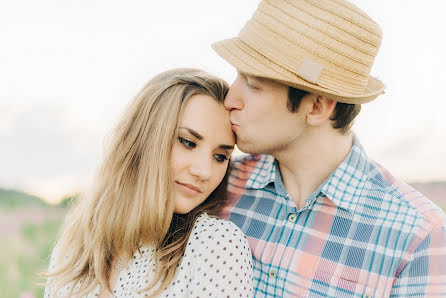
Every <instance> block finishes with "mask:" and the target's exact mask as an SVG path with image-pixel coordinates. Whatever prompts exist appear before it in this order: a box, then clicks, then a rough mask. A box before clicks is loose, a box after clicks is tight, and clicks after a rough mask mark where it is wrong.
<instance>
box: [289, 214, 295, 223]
mask: <svg viewBox="0 0 446 298" xmlns="http://www.w3.org/2000/svg"><path fill="white" fill-rule="evenodd" d="M296 219H297V215H296V214H295V213H292V214H290V215H289V216H288V221H289V222H292V223H294V222H296Z"/></svg>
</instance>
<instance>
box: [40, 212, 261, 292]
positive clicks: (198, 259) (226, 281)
mask: <svg viewBox="0 0 446 298" xmlns="http://www.w3.org/2000/svg"><path fill="white" fill-rule="evenodd" d="M54 254H55V253H54V252H53V255H54ZM52 259H53V258H52ZM251 261H252V256H251V251H250V248H249V245H248V242H247V241H246V238H245V236H244V234H243V232H241V231H240V229H239V228H238V227H237V226H236V225H235V224H233V223H232V222H229V221H226V220H220V219H216V218H211V217H209V216H208V215H207V214H206V213H204V214H202V215H201V216H200V217H199V218H198V219H197V221H196V222H195V225H194V227H193V229H192V232H191V235H190V237H189V241H188V244H187V247H186V251H185V253H184V256H183V258H182V259H181V261H180V264H179V266H178V268H177V271H176V273H175V277H174V279H173V281H172V283H171V284H170V285H169V286H168V287H167V288H166V289H165V290H164V291H163V293H162V294H161V295H160V296H159V297H252V295H253V291H252V264H251ZM51 266H53V265H51V264H50V268H51ZM154 271H155V261H154V249H153V248H150V247H142V248H141V254H139V253H138V252H136V253H135V255H134V256H133V258H132V260H130V261H129V264H128V267H127V268H126V269H124V270H122V271H121V272H120V274H119V277H118V280H117V282H116V285H115V287H114V290H113V294H114V295H113V296H114V297H141V296H145V295H150V292H146V293H142V294H137V293H136V292H137V291H138V290H141V289H143V288H145V287H146V286H148V284H149V283H150V281H151V280H152V278H153V276H154ZM68 287H69V286H67V287H65V288H64V289H62V290H61V291H60V292H59V293H58V294H59V295H58V296H64V295H67V293H68V292H67V291H69V289H68ZM99 292H100V287H99V286H98V287H97V288H96V289H95V291H94V292H92V293H91V294H90V295H89V296H88V297H97V296H98V295H99ZM52 295H53V290H52V288H51V286H49V287H46V288H45V296H44V297H45V298H47V297H52Z"/></svg>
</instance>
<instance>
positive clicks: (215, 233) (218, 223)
mask: <svg viewBox="0 0 446 298" xmlns="http://www.w3.org/2000/svg"><path fill="white" fill-rule="evenodd" d="M203 234H207V235H208V236H212V237H211V238H216V237H217V238H233V237H241V238H243V239H246V238H245V234H244V233H243V232H242V230H240V228H239V227H237V226H236V225H235V224H234V223H233V222H231V221H229V220H226V219H220V218H216V217H211V216H209V215H208V214H207V213H203V214H201V215H200V216H199V217H198V218H197V220H196V221H195V224H194V227H193V229H192V233H191V236H192V235H203ZM208 239H210V238H208Z"/></svg>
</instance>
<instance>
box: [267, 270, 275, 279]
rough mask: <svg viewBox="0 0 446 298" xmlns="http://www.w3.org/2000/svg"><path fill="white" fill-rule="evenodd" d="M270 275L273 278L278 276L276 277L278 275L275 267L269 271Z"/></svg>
mask: <svg viewBox="0 0 446 298" xmlns="http://www.w3.org/2000/svg"><path fill="white" fill-rule="evenodd" d="M269 276H270V277H271V278H276V277H277V271H276V270H274V269H271V270H270V271H269Z"/></svg>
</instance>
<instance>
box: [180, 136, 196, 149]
mask: <svg viewBox="0 0 446 298" xmlns="http://www.w3.org/2000/svg"><path fill="white" fill-rule="evenodd" d="M178 140H179V141H180V143H181V144H183V145H184V147H186V148H187V149H193V148H195V146H196V144H195V143H194V142H192V141H189V140H186V139H185V138H182V137H178Z"/></svg>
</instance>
